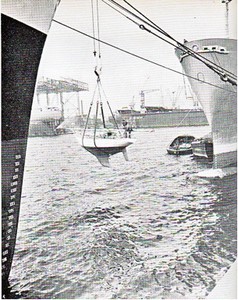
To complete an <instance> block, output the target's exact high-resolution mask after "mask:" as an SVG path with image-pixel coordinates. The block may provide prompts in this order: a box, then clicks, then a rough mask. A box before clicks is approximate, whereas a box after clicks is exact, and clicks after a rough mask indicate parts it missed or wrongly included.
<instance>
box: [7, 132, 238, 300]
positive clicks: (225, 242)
mask: <svg viewBox="0 0 238 300" xmlns="http://www.w3.org/2000/svg"><path fill="white" fill-rule="evenodd" d="M207 130H208V128H207V127H203V128H201V127H200V128H198V127H193V128H183V129H182V128H176V129H174V128H164V129H156V130H155V131H153V132H149V131H148V132H146V131H135V132H133V138H136V139H137V142H136V143H135V144H134V145H132V146H130V147H129V148H128V155H129V158H130V161H129V162H126V161H124V158H123V156H122V154H121V153H119V154H117V155H115V156H113V157H112V158H111V166H112V167H111V168H104V167H102V166H101V165H100V164H99V163H98V161H97V160H96V158H95V157H94V156H92V155H91V154H90V153H88V152H86V151H85V150H84V149H83V148H81V147H80V146H79V144H78V143H77V140H76V139H75V136H74V135H65V136H58V137H49V138H31V139H29V146H28V152H27V161H26V172H25V178H24V188H23V196H22V207H21V215H20V223H19V232H18V238H17V245H16V251H15V258H14V262H13V268H12V273H11V278H10V279H11V283H12V284H15V285H16V287H15V288H16V289H17V290H18V291H27V293H26V294H25V296H24V297H25V298H34V299H37V298H41V299H42V298H48V299H49V298H50V299H52V298H64V299H71V298H72V299H73V298H81V299H95V298H105V299H111V298H134V299H135V298H137V299H142V298H143V299H162V298H164V299H174V298H177V299H178V298H181V299H191V298H196V299H198V298H203V297H204V296H205V295H206V294H207V293H208V292H209V291H210V290H211V289H212V288H213V287H214V285H215V284H216V280H217V279H220V278H221V277H222V275H223V274H224V273H225V272H226V270H227V269H228V268H229V266H230V265H231V263H232V262H233V261H234V260H235V257H236V176H232V177H227V178H223V179H213V180H205V179H201V178H200V179H198V178H196V177H194V176H193V175H194V174H195V173H197V172H198V171H201V170H204V169H205V168H210V166H208V165H206V164H201V163H198V162H197V161H194V160H193V159H192V157H191V156H183V157H176V156H170V155H167V154H166V147H167V145H168V144H169V143H170V142H171V140H172V139H173V138H174V137H176V136H177V135H178V134H181V133H193V134H194V135H195V136H196V135H200V134H202V133H204V134H205V133H206V132H207Z"/></svg>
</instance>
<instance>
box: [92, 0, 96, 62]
mask: <svg viewBox="0 0 238 300" xmlns="http://www.w3.org/2000/svg"><path fill="white" fill-rule="evenodd" d="M91 11H92V25H93V37H95V25H94V7H93V0H91ZM93 55H94V56H95V57H96V55H97V51H96V41H95V39H94V40H93Z"/></svg>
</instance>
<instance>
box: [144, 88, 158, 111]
mask: <svg viewBox="0 0 238 300" xmlns="http://www.w3.org/2000/svg"><path fill="white" fill-rule="evenodd" d="M160 90H161V89H151V90H142V91H140V96H141V100H140V101H141V102H140V103H141V105H140V108H141V109H144V108H145V94H146V93H151V92H156V91H160Z"/></svg>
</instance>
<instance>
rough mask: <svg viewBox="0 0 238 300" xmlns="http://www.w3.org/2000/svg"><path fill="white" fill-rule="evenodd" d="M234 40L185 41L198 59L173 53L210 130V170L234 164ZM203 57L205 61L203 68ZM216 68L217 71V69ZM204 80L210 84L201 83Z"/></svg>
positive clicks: (181, 53)
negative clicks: (212, 153)
mask: <svg viewBox="0 0 238 300" xmlns="http://www.w3.org/2000/svg"><path fill="white" fill-rule="evenodd" d="M236 43H237V41H236V40H233V39H225V38H214V39H202V40H196V41H191V42H185V44H184V45H185V46H187V47H189V48H190V49H192V50H193V51H195V53H197V54H199V55H200V57H201V58H202V59H197V57H194V55H192V54H191V53H189V54H188V53H187V52H186V51H184V52H183V51H182V50H176V54H177V56H178V57H179V59H180V62H181V64H182V67H183V69H184V71H185V74H187V75H189V76H192V77H193V78H197V79H199V81H197V80H195V79H193V78H191V77H189V81H190V84H191V86H192V89H193V91H194V93H195V94H196V96H197V98H198V100H199V102H200V104H201V106H202V108H203V110H204V112H205V114H206V117H207V120H208V122H209V124H210V125H211V130H212V140H213V152H214V159H213V161H214V167H215V168H221V167H225V166H230V165H236V163H237V145H236V143H237V103H236V101H237V100H236V99H237V93H236V75H237V45H236ZM204 58H205V59H209V61H206V62H207V65H205V64H204ZM217 66H219V68H217ZM204 81H206V82H209V83H211V84H210V85H208V84H205V83H204Z"/></svg>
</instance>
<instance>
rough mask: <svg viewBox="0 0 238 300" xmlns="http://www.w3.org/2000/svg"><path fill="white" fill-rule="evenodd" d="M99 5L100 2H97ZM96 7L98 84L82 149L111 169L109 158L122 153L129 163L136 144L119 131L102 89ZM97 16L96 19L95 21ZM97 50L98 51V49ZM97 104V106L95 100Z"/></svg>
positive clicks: (95, 51) (97, 12)
mask: <svg viewBox="0 0 238 300" xmlns="http://www.w3.org/2000/svg"><path fill="white" fill-rule="evenodd" d="M92 4H93V2H92ZM97 5H98V2H97ZM93 10H94V6H93V5H92V16H93V18H92V22H93V29H95V28H96V27H97V35H98V36H97V40H98V44H97V46H96V44H95V43H94V51H93V53H94V57H95V61H96V66H95V70H94V73H95V74H96V76H97V83H96V88H95V90H94V94H93V98H92V101H91V104H90V107H89V111H88V115H87V120H86V124H85V128H84V131H83V135H82V142H81V145H82V147H83V148H84V149H85V150H87V151H88V152H90V153H91V154H93V155H94V156H95V157H96V158H97V159H98V161H99V162H100V164H101V165H102V166H104V167H110V164H109V158H110V156H112V155H114V154H117V153H120V152H122V153H123V155H124V158H125V160H126V161H128V155H127V151H126V148H127V147H128V146H129V145H131V144H133V143H134V141H135V140H134V139H131V138H127V137H124V136H123V133H122V132H121V131H120V130H119V127H118V124H117V122H116V119H115V116H114V114H113V112H112V109H111V106H110V104H109V102H108V101H107V99H106V95H105V92H104V90H103V87H102V83H101V77H100V75H101V71H102V66H101V50H100V41H99V10H98V6H97V7H96V12H95V14H94V13H93ZM94 15H95V19H94ZM95 32H96V31H95V30H94V37H96V35H95ZM96 48H97V49H96ZM96 98H97V100H96V104H95V101H94V100H95V99H96ZM105 102H106V104H107V107H108V109H109V112H110V114H111V116H112V119H113V122H114V128H113V129H111V128H110V127H109V128H108V125H107V124H106V119H105V112H104V103H105ZM93 106H94V107H95V109H96V110H95V117H94V124H93V128H94V130H93V134H92V132H90V133H91V134H89V135H88V132H89V130H88V129H89V128H88V124H89V119H90V114H91V112H92V108H93ZM99 117H100V118H101V125H102V129H100V124H99Z"/></svg>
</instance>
